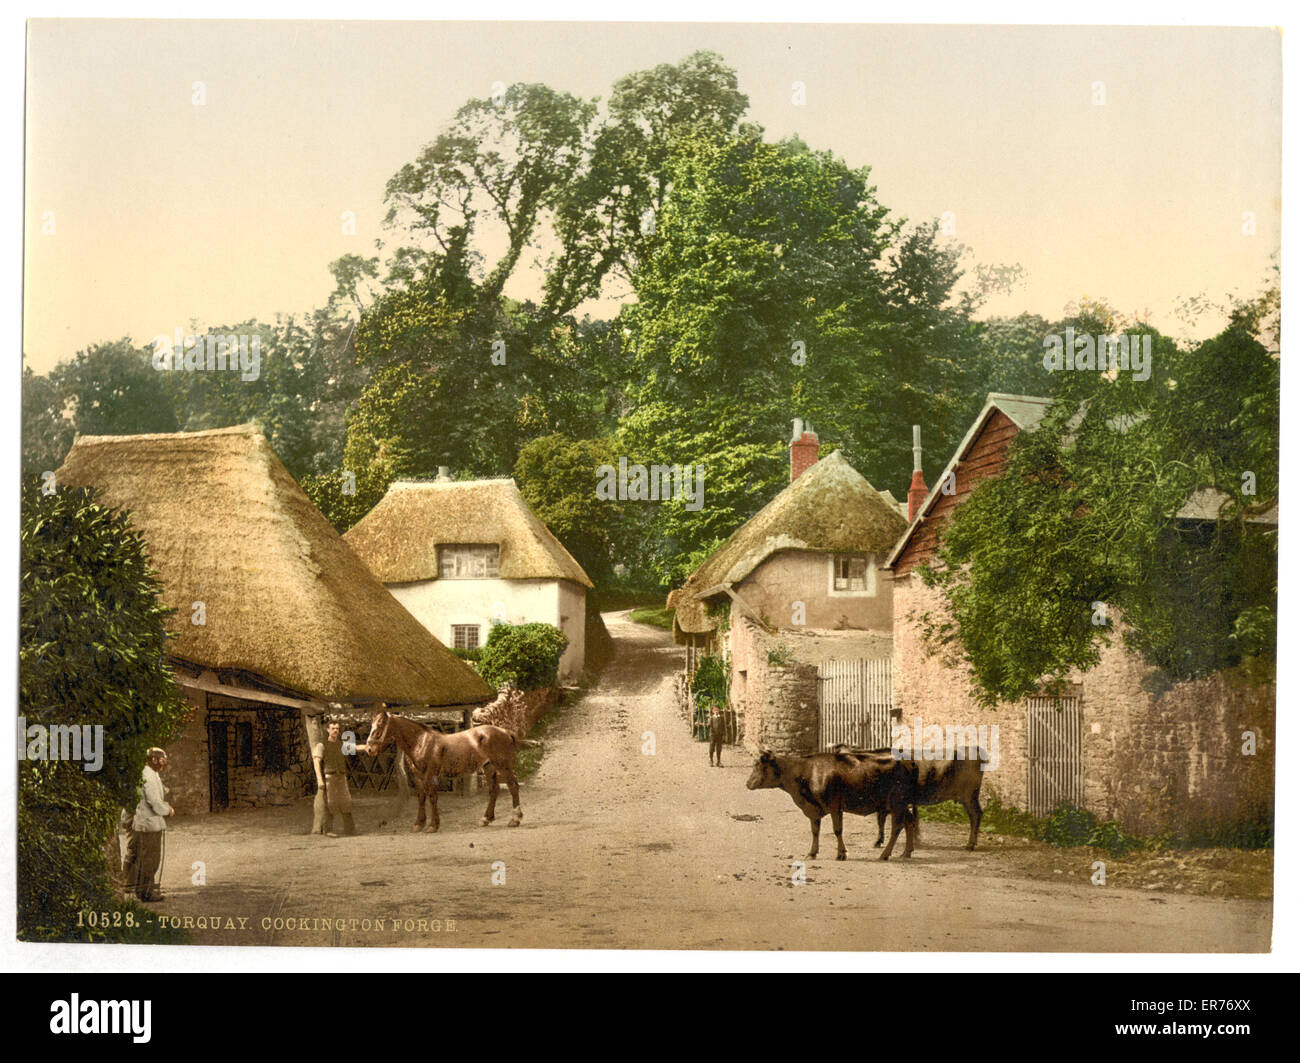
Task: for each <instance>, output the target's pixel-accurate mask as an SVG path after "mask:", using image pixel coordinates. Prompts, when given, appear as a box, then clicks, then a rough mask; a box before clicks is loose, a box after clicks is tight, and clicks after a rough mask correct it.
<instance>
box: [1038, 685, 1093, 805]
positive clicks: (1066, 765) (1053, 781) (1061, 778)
mask: <svg viewBox="0 0 1300 1063" xmlns="http://www.w3.org/2000/svg"><path fill="white" fill-rule="evenodd" d="M1025 737H1026V746H1027V754H1028V755H1027V757H1026V761H1027V764H1028V773H1029V778H1028V785H1027V792H1028V794H1029V811H1030V812H1031V813H1032V814H1033V815H1035V816H1046V815H1048V814H1049V813H1050V812H1051V811H1052V809H1054V808H1055V807H1056V806H1057V805H1058V804H1059V803H1060V802H1062V801H1066V802H1069V803H1070V804H1072V805H1075V806H1076V807H1081V806H1082V805H1083V727H1082V721H1081V719H1080V716H1079V699H1078V698H1077V697H1064V698H1029V699H1028V701H1026V703H1025Z"/></svg>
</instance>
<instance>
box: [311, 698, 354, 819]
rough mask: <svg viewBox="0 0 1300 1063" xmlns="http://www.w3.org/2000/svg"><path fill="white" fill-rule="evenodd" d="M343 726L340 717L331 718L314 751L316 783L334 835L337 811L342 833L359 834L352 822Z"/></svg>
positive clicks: (313, 760)
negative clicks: (338, 718)
mask: <svg viewBox="0 0 1300 1063" xmlns="http://www.w3.org/2000/svg"><path fill="white" fill-rule="evenodd" d="M341 731H342V726H341V725H340V724H339V722H338V721H337V720H331V721H330V724H329V729H328V732H327V736H326V738H325V741H323V742H320V743H318V744H317V745H316V746H315V747H314V748H313V749H312V751H311V759H312V763H313V764H314V765H315V766H316V785H317V786H318V787H319V788H320V792H321V793H323V794H324V795H325V831H324V833H326V834H328V835H330V836H331V837H338V835H336V834H335V833H334V813H336V812H337V813H339V814H340V815H341V816H342V817H343V833H344V834H356V832H357V828H356V824H354V823H353V822H352V793H351V791H350V790H348V762H347V760H346V759H344V756H343V741H342V738H341Z"/></svg>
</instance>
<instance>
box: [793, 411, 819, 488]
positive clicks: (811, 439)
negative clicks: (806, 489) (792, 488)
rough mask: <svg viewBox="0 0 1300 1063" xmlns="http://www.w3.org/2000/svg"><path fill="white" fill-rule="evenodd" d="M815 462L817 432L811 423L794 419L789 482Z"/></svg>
mask: <svg viewBox="0 0 1300 1063" xmlns="http://www.w3.org/2000/svg"><path fill="white" fill-rule="evenodd" d="M816 464H817V433H816V432H814V431H813V430H812V423H811V422H808V423H805V422H804V421H803V420H801V419H800V418H798V417H796V418H795V419H794V433H793V434H792V435H791V437H790V482H791V483H794V482H795V480H797V479H799V477H800V475H801V474H803V473H805V472H807V471H808V470H809V469H810V468H812V466H814V465H816Z"/></svg>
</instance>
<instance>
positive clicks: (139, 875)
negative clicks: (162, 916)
mask: <svg viewBox="0 0 1300 1063" xmlns="http://www.w3.org/2000/svg"><path fill="white" fill-rule="evenodd" d="M166 767H167V754H166V752H164V751H163V750H161V749H159V748H158V747H157V746H154V747H153V748H152V749H150V750H149V753H148V755H147V759H146V761H145V766H144V777H143V780H142V786H141V790H140V803H139V804H138V805H137V806H136V809H135V818H134V819H133V820H132V821H131V827H132V829H133V830H134V831H135V860H134V861H133V869H134V875H133V876H132V878H133V881H132V883H131V885H132V888H133V889H134V890H135V895H136V896H137V897H139V898H140V899H141V900H142V901H151V902H152V901H161V900H162V899H163V896H162V890H161V889H160V888H159V887H158V884H157V883H156V882H154V877H155V876H156V875H157V874H158V866H159V865H160V864H161V863H162V847H163V834H164V832H165V831H166V830H167V817H168V816H173V815H175V814H176V812H175V809H173V808H172V806H171V805H169V804H168V803H167V797H166V794H165V792H164V790H163V782H162V774H161V773H162V771H163V769H164V768H166Z"/></svg>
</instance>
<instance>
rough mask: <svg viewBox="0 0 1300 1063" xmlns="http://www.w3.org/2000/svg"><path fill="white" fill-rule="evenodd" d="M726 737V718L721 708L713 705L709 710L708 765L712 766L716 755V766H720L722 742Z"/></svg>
mask: <svg viewBox="0 0 1300 1063" xmlns="http://www.w3.org/2000/svg"><path fill="white" fill-rule="evenodd" d="M726 737H727V718H726V717H725V716H723V715H722V708H721V706H719V705H714V706H712V707H711V708H710V710H709V767H714V757H715V756H716V757H717V765H716V766H717V767H719V768H720V767H722V743H723V740H724V739H725V738H726Z"/></svg>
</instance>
